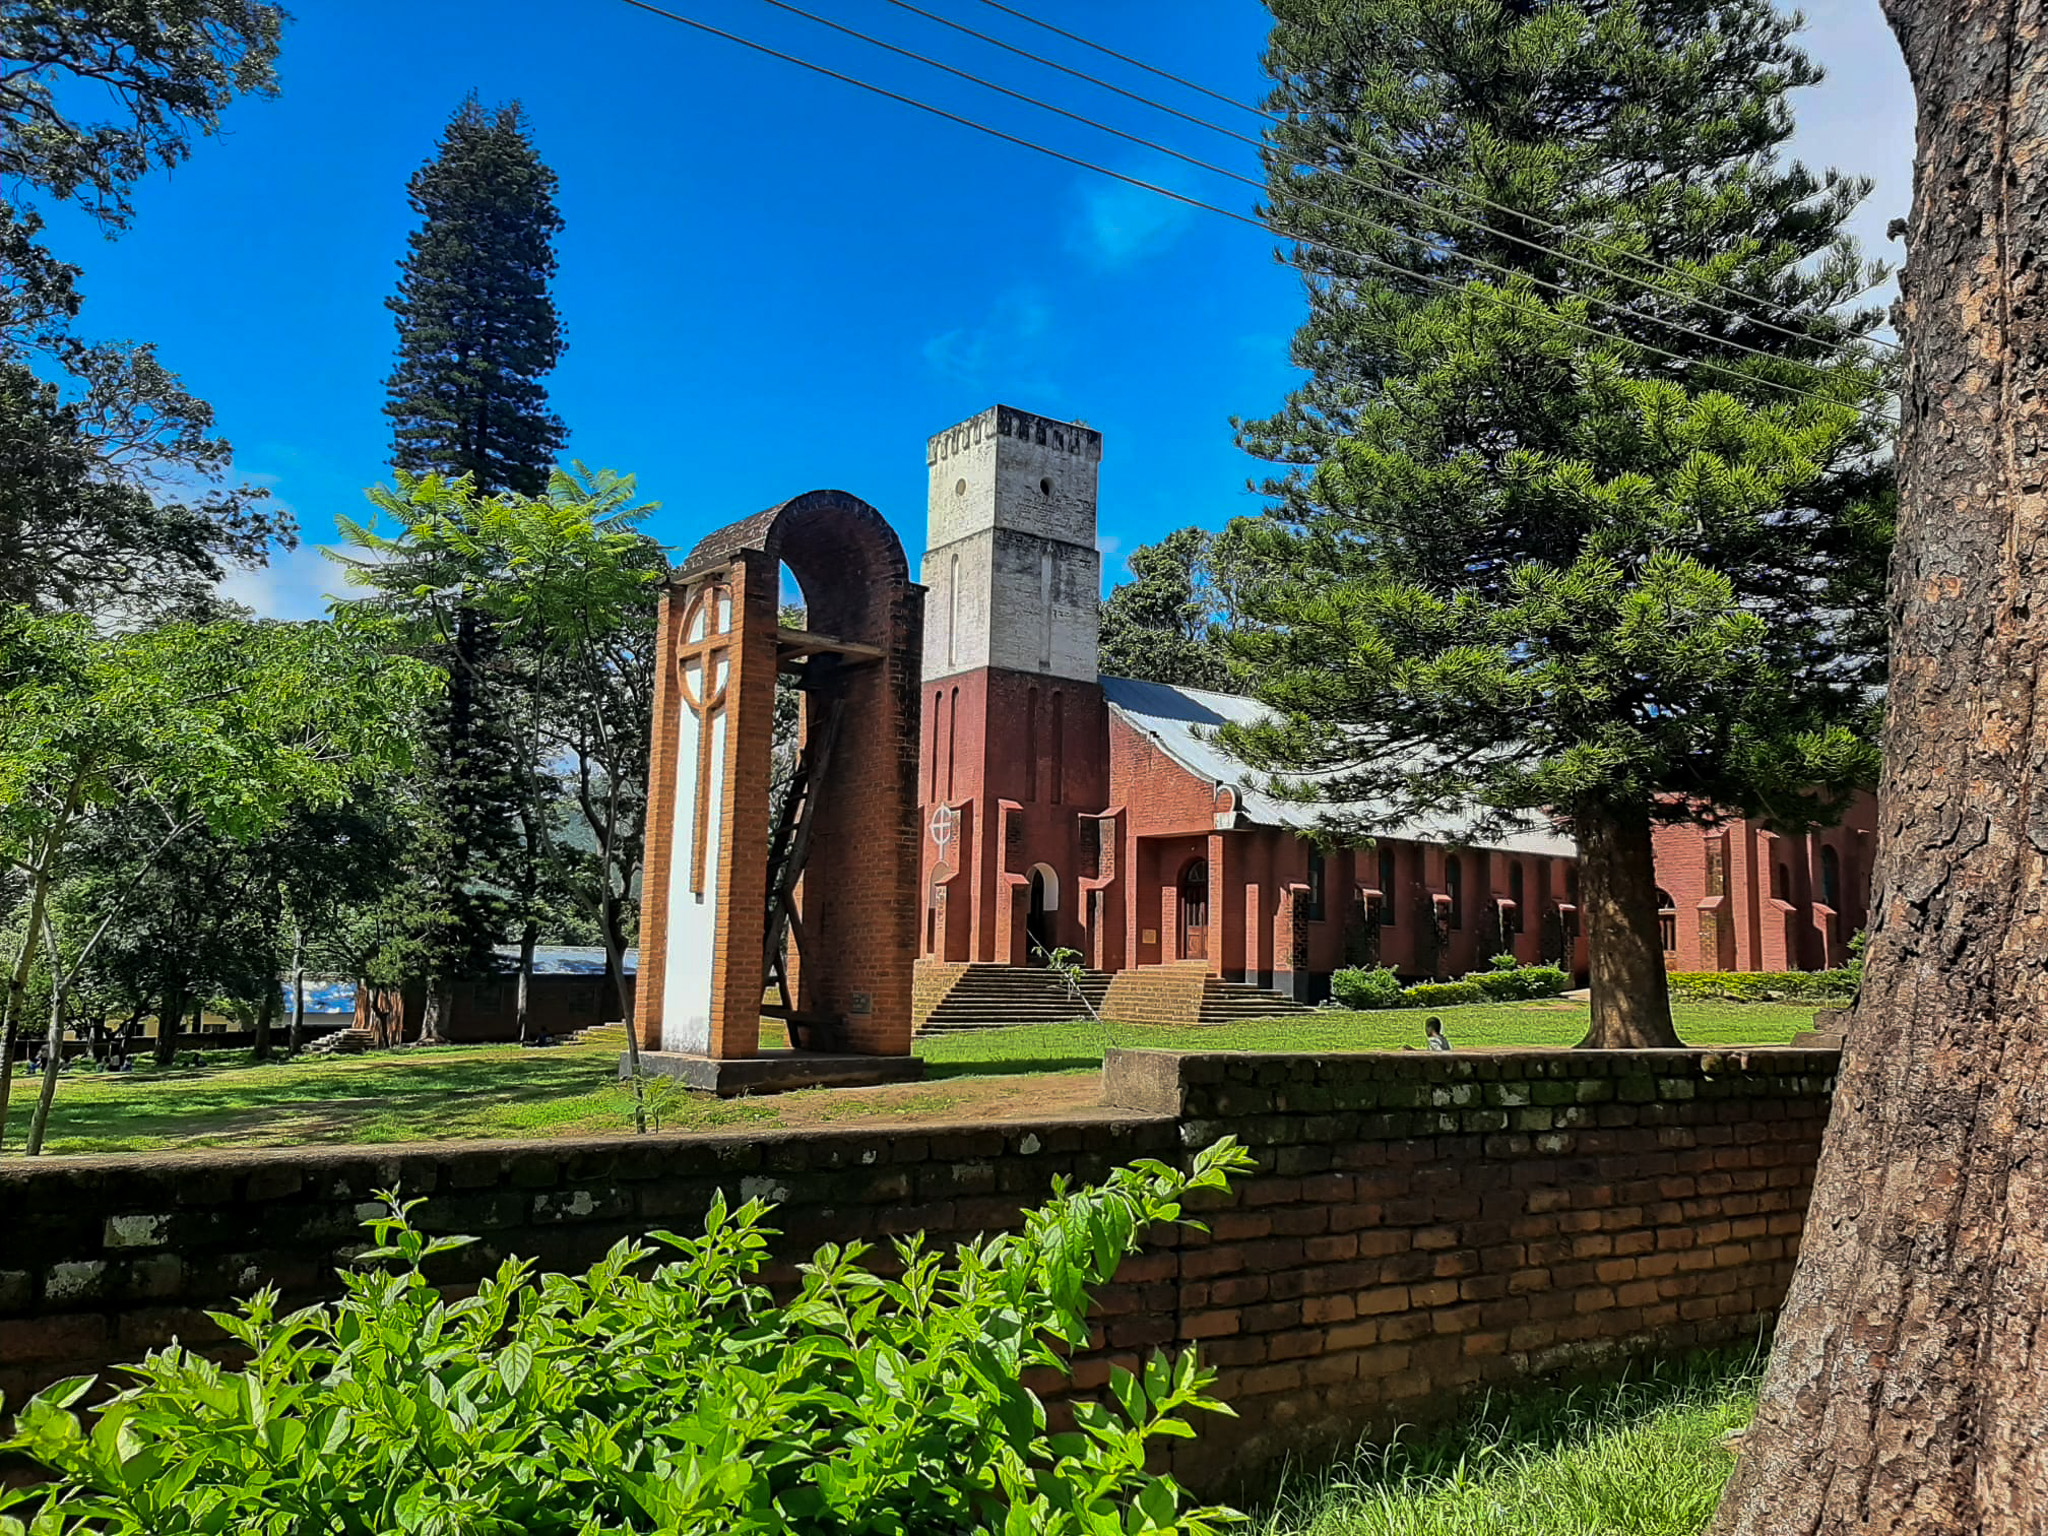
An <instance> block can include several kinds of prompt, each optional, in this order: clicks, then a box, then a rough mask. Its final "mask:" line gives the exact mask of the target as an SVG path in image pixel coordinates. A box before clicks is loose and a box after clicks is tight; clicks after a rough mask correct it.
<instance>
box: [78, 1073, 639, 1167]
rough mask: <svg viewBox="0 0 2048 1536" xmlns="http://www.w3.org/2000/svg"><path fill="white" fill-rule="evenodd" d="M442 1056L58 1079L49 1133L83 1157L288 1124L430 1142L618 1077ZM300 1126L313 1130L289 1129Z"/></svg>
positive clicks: (272, 1133) (327, 1133)
mask: <svg viewBox="0 0 2048 1536" xmlns="http://www.w3.org/2000/svg"><path fill="white" fill-rule="evenodd" d="M437 1055H438V1053H436V1052H418V1053H412V1052H407V1053H405V1054H404V1055H398V1054H395V1053H394V1054H393V1055H392V1056H391V1057H390V1058H389V1059H379V1060H378V1061H376V1062H375V1063H374V1064H372V1065H362V1064H361V1061H362V1058H360V1057H358V1058H355V1059H354V1060H351V1061H336V1062H296V1063H292V1064H290V1065H288V1066H278V1067H266V1068H262V1069H257V1070H230V1071H224V1072H210V1073H209V1072H201V1073H181V1074H179V1075H178V1076H176V1077H171V1076H168V1075H167V1076H163V1077H150V1076H142V1075H138V1076H134V1077H126V1078H120V1079H111V1080H110V1079H106V1078H94V1077H85V1076H81V1077H79V1078H78V1079H76V1080H75V1081H71V1082H66V1081H64V1080H62V1079H60V1080H59V1082H58V1085H57V1100H56V1103H55V1105H54V1106H53V1109H52V1115H51V1125H50V1133H51V1137H52V1140H53V1141H56V1142H59V1143H64V1144H68V1145H67V1146H66V1147H65V1149H66V1150H81V1151H82V1150H85V1149H86V1148H88V1147H89V1148H91V1149H93V1150H116V1149H118V1148H120V1147H121V1146H123V1145H124V1144H132V1143H136V1142H147V1141H150V1140H155V1139H161V1138H165V1137H170V1138H174V1139H177V1140H180V1141H187V1140H192V1139H196V1138H216V1137H235V1136H237V1135H238V1134H240V1135H244V1136H248V1137H249V1138H250V1139H252V1140H253V1139H258V1138H260V1139H263V1140H275V1139H278V1138H277V1133H278V1132H279V1131H281V1130H283V1129H284V1128H285V1127H287V1126H292V1129H293V1131H294V1134H293V1135H292V1137H291V1138H290V1139H292V1140H293V1141H329V1140H349V1139H351V1137H352V1134H353V1131H354V1130H355V1128H357V1127H360V1126H361V1124H362V1123H363V1121H364V1119H365V1118H370V1117H374V1118H375V1119H376V1120H378V1121H380V1122H382V1123H383V1125H384V1126H386V1127H390V1128H394V1129H395V1128H397V1127H400V1126H407V1125H411V1126H416V1127H417V1129H418V1134H420V1135H422V1136H427V1137H431V1136H433V1135H434V1134H435V1133H436V1130H437V1127H438V1126H440V1125H443V1124H445V1123H446V1122H448V1121H449V1120H452V1119H456V1118H458V1117H462V1116H465V1115H466V1114H468V1113H469V1112H471V1111H473V1110H476V1109H480V1108H484V1107H487V1106H515V1105H526V1104H538V1103H545V1102H549V1101H554V1100H559V1099H562V1098H564V1097H567V1096H571V1095H577V1094H586V1093H589V1092H592V1091H594V1090H595V1089H597V1088H600V1087H603V1086H606V1085H607V1084H608V1083H610V1082H611V1081H613V1073H614V1071H615V1069H613V1068H612V1067H611V1065H610V1062H609V1059H608V1058H603V1057H600V1056H598V1055H596V1054H591V1053H584V1052H574V1053H563V1054H562V1055H554V1054H553V1053H547V1054H545V1055H543V1054H542V1053H536V1052H531V1051H521V1052H516V1053H512V1052H507V1053H504V1054H499V1053H496V1052H493V1053H491V1054H488V1055H486V1054H483V1053H478V1054H477V1055H474V1056H463V1057H456V1058H448V1057H443V1058H441V1059H439V1060H437V1059H436V1056H437ZM67 1090H68V1091H67ZM302 1120H310V1121H312V1122H313V1123H312V1124H310V1125H293V1122H295V1121H302Z"/></svg>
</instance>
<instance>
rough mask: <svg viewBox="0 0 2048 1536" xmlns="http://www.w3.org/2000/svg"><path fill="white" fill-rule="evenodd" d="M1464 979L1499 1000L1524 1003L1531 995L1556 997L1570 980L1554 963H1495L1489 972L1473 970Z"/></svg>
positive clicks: (1533, 996) (1496, 1000)
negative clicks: (1504, 965)
mask: <svg viewBox="0 0 2048 1536" xmlns="http://www.w3.org/2000/svg"><path fill="white" fill-rule="evenodd" d="M1465 980H1467V981H1469V982H1471V983H1473V984H1474V985H1475V986H1477V987H1479V988H1480V990H1482V991H1483V992H1485V994H1486V995H1487V996H1488V997H1489V998H1491V999H1493V1000H1494V1001H1495V1002H1499V1003H1515V1002H1526V1001H1527V1000H1529V999H1530V998H1537V997H1556V996H1557V995H1558V994H1559V993H1560V992H1562V991H1564V989H1565V987H1566V985H1567V984H1568V983H1569V980H1570V978H1568V977H1567V976H1566V975H1565V973H1564V972H1563V971H1561V970H1559V969H1558V968H1557V967H1556V966H1554V965H1523V966H1517V967H1516V968H1515V969H1514V970H1506V969H1503V968H1501V967H1499V966H1495V968H1494V969H1492V970H1490V971H1474V972H1473V973H1472V974H1471V975H1469V976H1467V977H1466V978H1465Z"/></svg>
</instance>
